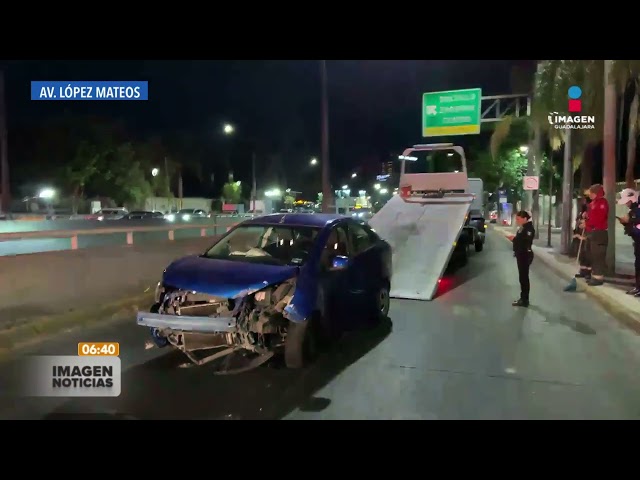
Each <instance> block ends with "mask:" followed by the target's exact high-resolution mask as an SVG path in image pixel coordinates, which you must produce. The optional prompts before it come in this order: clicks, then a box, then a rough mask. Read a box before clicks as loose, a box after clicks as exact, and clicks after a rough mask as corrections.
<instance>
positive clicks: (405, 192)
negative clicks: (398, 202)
mask: <svg viewBox="0 0 640 480" xmlns="http://www.w3.org/2000/svg"><path fill="white" fill-rule="evenodd" d="M400 196H401V197H402V198H407V197H409V196H411V185H407V186H405V187H400Z"/></svg>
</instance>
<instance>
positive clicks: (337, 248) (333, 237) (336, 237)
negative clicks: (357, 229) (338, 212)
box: [320, 225, 349, 269]
mask: <svg viewBox="0 0 640 480" xmlns="http://www.w3.org/2000/svg"><path fill="white" fill-rule="evenodd" d="M348 242H349V237H348V236H347V231H346V229H345V227H344V226H342V225H338V226H336V227H333V228H332V229H331V232H330V233H329V238H328V239H327V243H326V244H325V245H324V248H323V249H322V258H321V260H320V263H321V265H322V267H323V268H325V269H329V268H331V263H332V262H333V259H334V257H335V256H336V255H344V256H348V255H349V243H348Z"/></svg>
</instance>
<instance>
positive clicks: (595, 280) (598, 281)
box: [587, 277, 604, 287]
mask: <svg viewBox="0 0 640 480" xmlns="http://www.w3.org/2000/svg"><path fill="white" fill-rule="evenodd" d="M603 284H604V280H602V279H599V278H593V277H592V278H590V279H589V280H587V285H589V286H590V287H599V286H600V285H603Z"/></svg>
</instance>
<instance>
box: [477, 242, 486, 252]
mask: <svg viewBox="0 0 640 480" xmlns="http://www.w3.org/2000/svg"><path fill="white" fill-rule="evenodd" d="M475 247H476V252H481V251H482V249H483V248H484V243H483V242H482V240H481V239H478V240H476V243H475Z"/></svg>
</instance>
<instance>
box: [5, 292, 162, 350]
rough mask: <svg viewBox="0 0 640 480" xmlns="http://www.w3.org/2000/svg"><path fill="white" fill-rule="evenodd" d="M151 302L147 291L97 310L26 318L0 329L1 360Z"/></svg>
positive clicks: (121, 316) (151, 297) (90, 309)
mask: <svg viewBox="0 0 640 480" xmlns="http://www.w3.org/2000/svg"><path fill="white" fill-rule="evenodd" d="M152 301H153V292H146V293H143V294H139V295H136V296H134V297H127V298H124V299H121V300H118V301H116V302H113V303H109V304H104V305H100V306H98V307H93V308H88V309H83V310H77V311H73V312H65V313H59V314H56V315H43V316H38V317H32V318H29V319H25V320H24V321H23V322H21V323H20V325H18V326H15V327H12V328H8V329H5V330H0V361H1V360H2V359H3V358H2V357H5V356H7V355H9V354H11V353H12V352H13V351H15V350H18V349H20V348H23V347H26V346H28V345H31V344H35V343H38V342H41V341H43V340H46V339H47V338H49V337H51V336H53V335H55V334H57V333H61V332H62V331H65V330H69V329H73V328H78V327H88V326H90V325H91V326H94V325H96V324H98V323H103V324H108V323H109V322H110V321H114V320H119V319H122V318H123V316H125V315H128V314H131V312H132V311H134V310H137V308H138V306H139V305H147V304H150V302H152ZM133 317H135V313H133ZM133 317H132V318H133Z"/></svg>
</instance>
